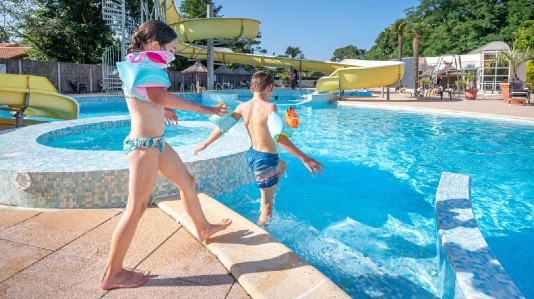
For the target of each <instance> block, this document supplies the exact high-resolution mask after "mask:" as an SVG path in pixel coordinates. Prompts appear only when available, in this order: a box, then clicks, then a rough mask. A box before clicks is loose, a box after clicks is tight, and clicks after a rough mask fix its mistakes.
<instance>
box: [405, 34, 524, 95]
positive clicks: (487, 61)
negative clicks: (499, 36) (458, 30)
mask: <svg viewBox="0 0 534 299" xmlns="http://www.w3.org/2000/svg"><path fill="white" fill-rule="evenodd" d="M509 50H510V47H509V46H508V45H507V44H506V43H504V42H501V41H496V42H491V43H489V44H487V45H485V46H483V47H480V48H478V49H476V50H474V51H471V52H469V53H467V54H463V55H458V54H448V55H442V56H439V57H420V58H419V77H429V78H431V80H432V82H433V83H437V82H436V81H437V80H438V79H441V80H442V82H443V83H442V85H444V86H446V85H448V84H454V82H455V81H456V80H464V79H465V72H466V71H469V70H472V71H475V72H476V74H477V77H478V83H477V88H478V89H479V90H481V91H483V92H486V93H493V92H499V91H500V87H499V83H501V82H508V81H509V79H510V69H509V67H508V66H502V65H498V64H497V63H496V57H497V54H498V53H499V52H501V51H509ZM403 61H404V63H405V72H404V76H403V78H402V79H401V84H402V85H403V86H405V87H407V88H413V87H414V86H415V84H414V82H413V80H414V79H413V77H414V76H413V64H414V63H413V57H407V58H403ZM518 76H519V78H520V79H521V80H523V81H524V80H525V77H526V64H524V65H522V66H521V67H520V68H519V70H518Z"/></svg>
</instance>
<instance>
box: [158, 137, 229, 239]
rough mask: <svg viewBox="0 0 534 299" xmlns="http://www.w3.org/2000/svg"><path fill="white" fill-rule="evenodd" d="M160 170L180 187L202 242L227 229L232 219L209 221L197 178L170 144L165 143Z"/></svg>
mask: <svg viewBox="0 0 534 299" xmlns="http://www.w3.org/2000/svg"><path fill="white" fill-rule="evenodd" d="M159 171H160V173H161V174H162V175H163V176H164V177H166V178H167V179H169V180H170V181H171V182H173V183H174V184H175V185H176V186H178V188H179V189H180V198H181V199H182V202H183V204H184V208H185V211H186V212H187V214H188V215H189V217H191V220H192V221H193V224H194V225H195V228H196V230H197V234H198V239H199V240H200V241H201V242H202V241H205V240H207V239H208V238H209V237H210V236H211V235H213V234H214V233H216V232H218V231H220V230H223V229H226V228H227V227H228V226H229V225H230V224H231V223H232V220H230V219H223V220H222V221H221V222H219V223H217V224H211V223H209V222H208V220H207V219H206V217H205V216H204V212H202V207H201V206H200V202H199V200H198V196H197V190H196V189H195V179H194V178H193V176H191V174H190V173H189V171H187V168H186V167H185V165H184V163H183V162H182V159H180V156H178V154H177V153H176V152H175V151H174V149H173V148H172V147H170V146H169V145H168V144H165V150H164V151H163V154H162V155H161V157H160V160H159Z"/></svg>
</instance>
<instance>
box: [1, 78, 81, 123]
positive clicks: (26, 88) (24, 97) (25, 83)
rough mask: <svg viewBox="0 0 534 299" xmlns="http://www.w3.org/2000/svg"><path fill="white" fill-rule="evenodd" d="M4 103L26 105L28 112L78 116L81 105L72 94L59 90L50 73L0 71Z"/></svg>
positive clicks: (13, 106)
mask: <svg viewBox="0 0 534 299" xmlns="http://www.w3.org/2000/svg"><path fill="white" fill-rule="evenodd" d="M0 106H7V107H8V109H10V110H12V111H17V110H21V109H24V114H26V115H27V116H36V117H46V118H57V119H65V120H68V119H76V118H78V115H79V111H80V108H79V106H78V102H76V100H74V99H73V98H71V97H68V96H65V95H62V94H58V92H57V90H56V88H55V87H54V85H52V83H50V81H48V79H47V78H46V77H41V76H31V75H14V74H0Z"/></svg>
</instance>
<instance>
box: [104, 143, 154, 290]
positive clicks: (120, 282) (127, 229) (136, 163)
mask: <svg viewBox="0 0 534 299" xmlns="http://www.w3.org/2000/svg"><path fill="white" fill-rule="evenodd" d="M127 159H128V166H129V167H130V177H129V183H128V184H129V185H128V203H127V204H126V209H125V210H124V212H123V214H122V217H121V219H120V220H119V223H118V224H117V227H116V228H115V231H114V232H113V236H112V238H111V248H110V252H109V260H108V263H107V266H106V272H105V273H104V277H102V281H101V282H100V288H102V289H105V290H106V289H115V288H132V287H138V286H140V285H142V284H144V283H145V282H146V281H147V280H148V273H141V272H139V271H130V270H126V269H124V268H123V267H122V264H123V261H124V257H125V256H126V252H127V251H128V248H129V247H130V243H131V242H132V239H133V236H134V233H135V229H136V228H137V224H138V223H139V219H141V216H143V213H144V212H145V210H146V208H147V205H148V200H149V197H150V192H152V188H153V187H154V183H155V181H156V175H157V173H158V159H159V152H158V150H157V149H156V148H154V147H150V148H142V149H136V150H134V151H132V152H131V153H129V154H128V156H127Z"/></svg>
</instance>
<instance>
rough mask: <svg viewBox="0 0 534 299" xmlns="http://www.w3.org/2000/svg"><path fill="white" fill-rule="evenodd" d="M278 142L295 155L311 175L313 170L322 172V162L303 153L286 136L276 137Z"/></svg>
mask: <svg viewBox="0 0 534 299" xmlns="http://www.w3.org/2000/svg"><path fill="white" fill-rule="evenodd" d="M277 142H278V144H280V146H281V147H282V148H283V149H284V150H286V151H287V152H288V153H290V154H291V155H293V156H295V157H296V158H297V159H299V160H300V161H301V162H302V163H303V164H304V166H306V168H308V170H309V171H310V173H311V175H312V176H314V175H315V173H314V171H315V172H317V173H318V174H322V173H323V164H322V163H321V162H318V161H316V160H315V159H313V158H310V157H308V156H307V155H306V154H305V153H303V152H302V151H301V150H300V149H299V148H298V147H297V146H296V145H294V144H293V142H291V140H289V139H288V138H287V137H286V136H284V135H281V136H279V137H278V141H277Z"/></svg>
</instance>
